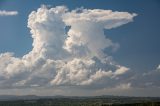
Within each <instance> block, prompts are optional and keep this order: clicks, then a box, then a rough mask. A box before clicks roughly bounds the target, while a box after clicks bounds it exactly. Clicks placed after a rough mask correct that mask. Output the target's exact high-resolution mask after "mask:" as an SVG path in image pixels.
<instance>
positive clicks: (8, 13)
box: [0, 10, 18, 16]
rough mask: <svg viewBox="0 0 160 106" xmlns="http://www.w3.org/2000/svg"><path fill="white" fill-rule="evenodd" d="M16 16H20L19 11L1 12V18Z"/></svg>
mask: <svg viewBox="0 0 160 106" xmlns="http://www.w3.org/2000/svg"><path fill="white" fill-rule="evenodd" d="M15 15H18V11H6V10H0V16H15Z"/></svg>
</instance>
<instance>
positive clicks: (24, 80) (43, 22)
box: [0, 6, 136, 88]
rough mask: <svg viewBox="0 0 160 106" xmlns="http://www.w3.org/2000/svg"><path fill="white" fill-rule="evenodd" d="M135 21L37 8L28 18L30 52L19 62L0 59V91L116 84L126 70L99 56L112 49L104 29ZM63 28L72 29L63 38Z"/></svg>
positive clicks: (89, 12) (118, 15)
mask: <svg viewBox="0 0 160 106" xmlns="http://www.w3.org/2000/svg"><path fill="white" fill-rule="evenodd" d="M135 16H136V14H130V13H128V12H113V11H111V10H101V9H93V10H90V9H80V10H73V11H71V12H70V11H68V9H67V8H66V7H64V6H57V7H55V8H50V9H48V8H46V7H45V6H42V7H41V8H39V9H38V10H37V11H33V12H32V13H31V14H30V15H29V18H28V27H29V28H30V32H31V34H32V38H33V44H32V45H33V49H32V51H30V52H29V53H28V54H26V55H24V56H23V57H21V58H17V57H14V55H13V54H12V53H3V54H1V55H0V70H1V72H0V88H13V87H15V88H20V87H51V86H60V85H66V86H69V85H74V86H90V85H92V84H93V85H96V84H98V83H99V82H101V81H107V79H110V80H112V81H117V77H119V76H122V75H124V74H125V73H126V72H127V71H128V70H129V68H127V67H125V66H121V65H119V64H117V63H116V62H114V61H113V60H112V59H110V56H108V55H107V53H105V52H103V51H104V49H106V48H115V47H116V46H117V43H114V42H112V41H111V40H110V39H109V38H107V37H106V36H105V35H104V31H103V30H104V29H111V28H115V27H118V26H121V25H123V24H126V23H128V22H131V21H133V17H135ZM67 26H71V28H70V29H69V31H68V33H67V34H66V33H65V27H67ZM107 86H109V85H107Z"/></svg>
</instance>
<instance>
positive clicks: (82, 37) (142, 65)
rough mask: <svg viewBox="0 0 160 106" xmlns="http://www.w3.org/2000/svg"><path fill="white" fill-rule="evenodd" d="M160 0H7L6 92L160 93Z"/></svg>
mask: <svg viewBox="0 0 160 106" xmlns="http://www.w3.org/2000/svg"><path fill="white" fill-rule="evenodd" d="M158 11H160V1H159V0H147V1H145V0H134V1H133V0H132V1H131V0H130V1H129V0H119V1H117V0H101V1H99V0H94V1H91V0H41V1H40V0H39V1H28V0H23V1H22V0H12V1H11V0H1V1H0V94H1V95H2V94H13V95H28V94H35V95H67V96H96V95H124V96H160V82H159V81H160V78H159V75H160V55H159V54H160V47H159V46H160V42H159V39H160V36H159V34H160V30H159V28H160V21H158V20H159V18H160V13H159V12H158Z"/></svg>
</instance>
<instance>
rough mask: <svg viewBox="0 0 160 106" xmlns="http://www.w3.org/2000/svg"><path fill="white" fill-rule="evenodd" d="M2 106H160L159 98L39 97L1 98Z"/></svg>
mask: <svg viewBox="0 0 160 106" xmlns="http://www.w3.org/2000/svg"><path fill="white" fill-rule="evenodd" d="M0 106H160V98H158V97H154V98H153V97H152V98H151V97H122V96H97V97H64V96H57V97H37V96H25V97H24V96H23V97H14V96H12V97H10V98H7V97H5V98H1V97H0Z"/></svg>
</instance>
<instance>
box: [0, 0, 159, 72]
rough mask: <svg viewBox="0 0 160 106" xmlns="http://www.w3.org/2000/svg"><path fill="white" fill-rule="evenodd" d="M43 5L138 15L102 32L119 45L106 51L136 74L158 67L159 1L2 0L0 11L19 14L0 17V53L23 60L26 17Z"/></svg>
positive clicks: (26, 43) (27, 44)
mask: <svg viewBox="0 0 160 106" xmlns="http://www.w3.org/2000/svg"><path fill="white" fill-rule="evenodd" d="M42 4H45V5H49V6H51V7H55V6H59V5H64V6H66V7H68V9H69V10H73V9H76V8H78V7H84V8H87V9H104V10H113V11H120V12H128V13H136V14H138V15H137V16H136V17H135V18H134V21H133V22H130V23H128V24H126V25H123V26H121V27H117V28H113V29H109V30H108V29H105V31H104V33H105V35H106V37H107V38H109V39H111V40H112V41H113V42H116V43H118V44H119V45H120V47H119V48H118V50H116V51H115V52H112V51H110V52H108V54H109V55H110V56H112V57H113V59H114V61H116V62H117V63H118V64H120V65H123V66H126V67H129V68H130V69H131V70H132V71H135V72H142V73H143V72H150V71H151V70H155V69H156V68H157V67H158V65H159V64H160V42H159V39H160V30H159V28H160V21H159V19H160V12H159V11H160V1H159V0H101V1H100V0H94V1H91V0H39V1H38V0H37V1H28V0H23V1H22V0H12V1H11V0H1V1H0V10H6V11H18V15H15V16H0V53H5V52H13V53H14V54H15V56H16V57H22V56H24V55H25V54H27V53H28V52H30V51H31V50H32V42H33V39H32V38H31V33H30V29H29V28H27V22H28V15H29V14H30V13H31V12H32V11H36V10H37V8H39V7H40V6H41V5H42Z"/></svg>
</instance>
